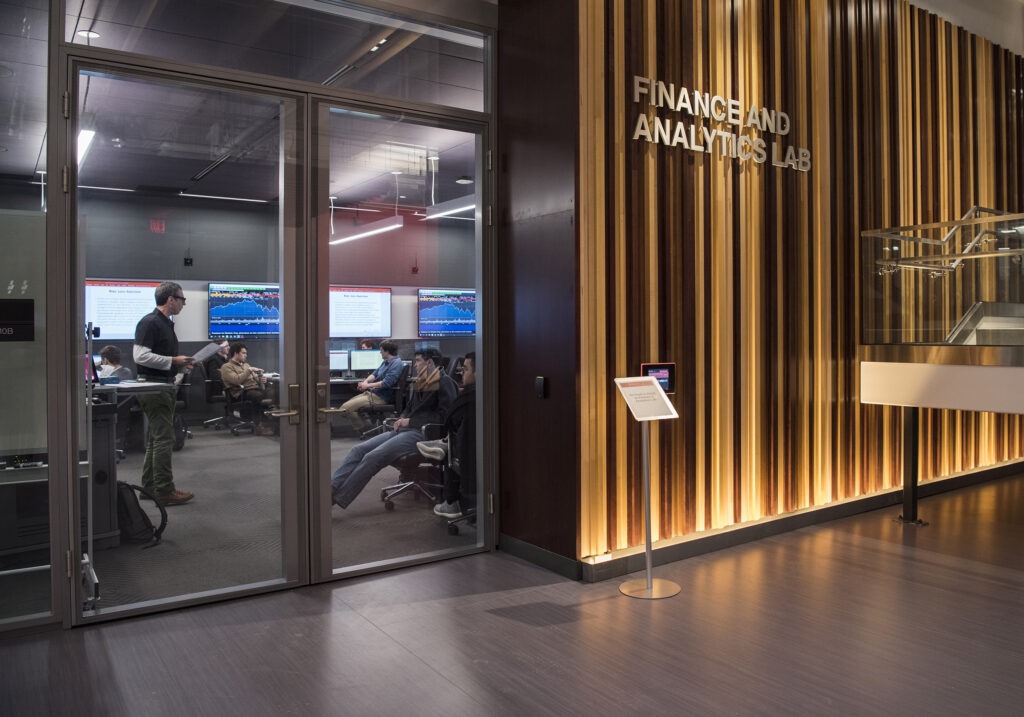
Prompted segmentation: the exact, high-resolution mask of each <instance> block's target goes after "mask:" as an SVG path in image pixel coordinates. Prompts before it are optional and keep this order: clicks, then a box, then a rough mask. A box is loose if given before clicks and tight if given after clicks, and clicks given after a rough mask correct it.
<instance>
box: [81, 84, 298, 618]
mask: <svg viewBox="0 0 1024 717" xmlns="http://www.w3.org/2000/svg"><path fill="white" fill-rule="evenodd" d="M76 78H77V84H76V87H75V96H76V98H77V103H76V106H77V127H76V129H75V137H76V140H77V186H76V194H75V206H76V210H77V211H76V222H75V230H74V231H75V235H76V237H75V246H76V247H77V254H78V262H79V264H78V266H79V267H80V279H81V284H80V287H79V290H80V292H81V293H80V294H79V298H80V306H81V307H82V310H81V313H80V316H81V317H82V324H83V325H84V326H85V327H86V328H87V331H84V332H83V337H84V338H83V340H82V344H81V348H80V351H79V356H80V357H81V361H80V362H81V365H82V366H83V370H82V371H80V372H79V375H80V379H79V380H80V382H81V386H82V388H81V395H82V398H83V400H82V405H83V406H84V407H85V410H83V411H82V414H81V420H80V422H79V436H80V439H82V438H84V440H80V446H81V447H82V456H83V470H82V475H83V481H82V483H81V491H82V495H81V496H80V498H81V500H80V501H75V504H80V505H81V506H82V512H83V515H82V516H81V524H82V526H83V534H82V535H83V547H82V551H83V555H82V558H83V561H84V563H85V568H84V570H83V580H82V583H83V584H82V596H81V597H82V601H81V604H82V605H83V615H84V616H86V617H90V616H102V615H107V614H111V613H113V612H119V611H124V610H130V609H139V608H141V607H142V606H147V605H152V604H160V603H167V602H174V601H178V600H182V599H186V598H188V599H201V598H203V597H205V596H210V595H217V594H220V593H224V592H230V591H236V590H239V589H258V588H259V587H261V586H269V585H276V584H280V583H282V582H288V581H296V580H298V579H299V572H300V571H299V567H298V561H299V558H298V555H299V551H298V548H297V544H298V543H297V540H296V539H295V535H296V534H297V530H298V529H297V527H296V526H297V524H298V516H299V512H300V511H299V504H300V500H299V497H298V494H299V491H298V489H297V488H296V482H297V479H296V478H295V476H297V475H302V474H303V472H304V471H303V470H302V466H301V463H300V460H301V456H302V455H304V452H300V451H298V450H297V446H298V445H299V441H303V440H304V436H301V435H300V430H301V418H302V417H301V415H284V416H280V415H275V414H295V413H296V411H295V410H293V409H297V408H298V404H300V403H301V398H300V393H299V385H300V376H299V362H298V360H297V353H298V349H297V346H298V342H297V341H296V337H297V336H298V335H299V333H300V332H298V331H297V330H296V325H297V324H298V323H299V321H300V319H301V316H300V309H299V307H300V306H301V304H302V302H301V300H299V299H298V297H297V296H296V293H295V292H296V288H295V287H296V285H297V283H298V282H297V281H296V280H295V272H296V271H297V268H296V267H297V266H298V265H299V262H298V261H296V259H295V254H296V253H297V252H298V251H299V250H298V249H297V246H298V242H297V240H296V235H297V234H298V233H299V232H298V231H297V227H298V225H299V223H300V222H299V220H298V218H297V217H298V212H297V211H296V206H297V203H296V196H295V194H296V185H297V183H296V182H295V181H294V177H293V175H294V173H295V171H296V167H297V166H298V160H297V158H296V156H295V153H296V147H301V146H302V142H301V141H298V137H300V136H301V126H302V123H301V122H300V118H299V111H298V109H299V108H298V103H297V101H296V100H293V99H285V98H280V97H277V96H270V95H263V94H256V93H249V92H240V91H236V90H233V89H226V88H221V87H212V86H203V85H199V84H189V83H185V82H175V81H170V80H164V79H158V78H151V77H142V76H136V75H129V74H119V73H118V72H114V71H105V70H99V69H83V70H81V71H79V72H78V74H77V75H76ZM90 327H91V333H90V332H89V331H88V329H89V328H90ZM215 351H216V352H215ZM289 386H294V388H291V389H289ZM119 482H123V483H127V484H130V485H138V486H141V487H142V488H144V489H145V490H146V491H148V492H149V493H151V494H153V495H154V496H155V497H156V499H157V501H159V502H160V503H161V504H162V505H163V506H164V509H165V511H166V515H167V522H166V527H165V529H164V531H163V534H162V536H161V539H160V541H159V543H158V544H153V541H146V540H141V541H140V542H135V541H133V540H132V539H131V538H130V537H129V536H128V535H126V533H125V532H124V531H123V530H122V528H124V527H125V523H126V521H125V520H124V516H123V515H122V516H121V517H120V518H119V516H118V500H119V499H118V496H117V492H118V484H119ZM122 490H123V489H122ZM141 497H142V498H143V500H142V501H141V506H142V507H143V509H145V511H146V512H147V513H148V514H149V515H151V516H152V519H153V521H154V523H156V524H157V525H159V523H160V520H161V516H160V511H159V510H158V508H157V506H156V505H155V503H154V502H153V501H151V500H148V499H147V498H146V496H141Z"/></svg>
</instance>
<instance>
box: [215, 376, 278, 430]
mask: <svg viewBox="0 0 1024 717" xmlns="http://www.w3.org/2000/svg"><path fill="white" fill-rule="evenodd" d="M243 395H244V394H243ZM264 404H266V406H267V407H269V406H270V400H269V399H264V400H263V401H261V402H259V403H257V402H256V401H250V400H248V399H245V398H235V397H234V396H232V395H231V391H229V390H228V389H227V387H225V388H224V417H225V418H226V419H227V426H228V428H229V429H230V431H231V435H233V436H238V435H241V432H242V431H249V432H250V433H255V432H256V420H255V419H256V411H260V410H263V405H264Z"/></svg>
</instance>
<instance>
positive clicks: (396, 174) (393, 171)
mask: <svg viewBox="0 0 1024 717" xmlns="http://www.w3.org/2000/svg"><path fill="white" fill-rule="evenodd" d="M391 173H392V174H394V175H395V176H396V177H397V176H398V175H399V174H401V172H400V171H398V170H397V169H393V170H391Z"/></svg>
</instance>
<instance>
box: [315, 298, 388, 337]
mask: <svg viewBox="0 0 1024 717" xmlns="http://www.w3.org/2000/svg"><path fill="white" fill-rule="evenodd" d="M329 296H330V300H329V309H328V310H329V317H330V318H329V319H328V321H329V326H330V332H331V333H330V335H331V338H332V339H359V338H389V337H390V336H391V289H390V288H388V287H379V286H378V287H369V286H365V287H359V286H331V287H330V295H329Z"/></svg>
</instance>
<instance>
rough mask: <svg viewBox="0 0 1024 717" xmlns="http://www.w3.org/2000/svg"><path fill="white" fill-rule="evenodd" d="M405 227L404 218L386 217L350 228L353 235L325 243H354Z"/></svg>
mask: <svg viewBox="0 0 1024 717" xmlns="http://www.w3.org/2000/svg"><path fill="white" fill-rule="evenodd" d="M404 226H405V217H403V216H394V217H388V218H387V219H379V220H377V221H375V222H369V223H367V224H360V225H359V226H356V227H352V230H353V231H355V233H354V234H349V235H348V236H341V237H338V238H337V239H332V240H331V241H329V242H327V243H328V244H344V243H345V242H347V241H355V240H356V239H365V238H366V237H372V236H374V235H376V234H383V233H384V232H391V231H394V230H395V229H401V228H402V227H404Z"/></svg>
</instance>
